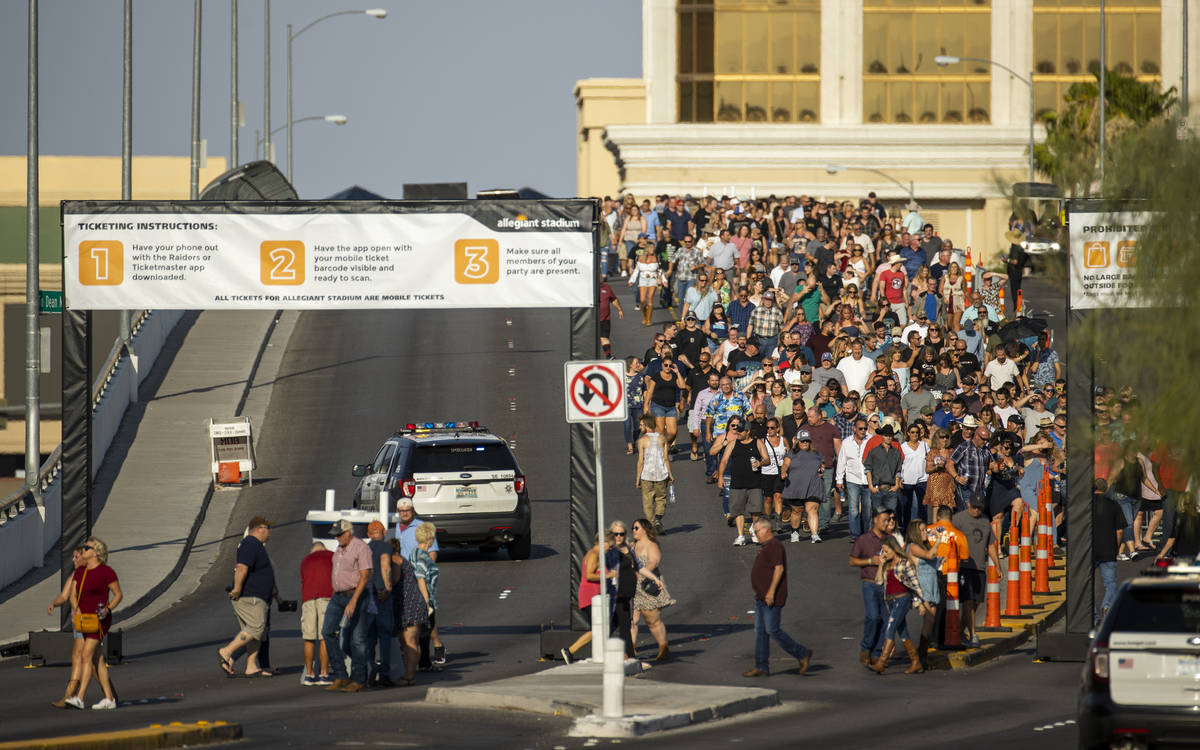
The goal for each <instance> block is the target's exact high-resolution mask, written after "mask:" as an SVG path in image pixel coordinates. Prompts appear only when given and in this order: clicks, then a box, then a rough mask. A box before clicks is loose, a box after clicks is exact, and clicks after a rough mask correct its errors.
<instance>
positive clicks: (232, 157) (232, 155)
mask: <svg viewBox="0 0 1200 750" xmlns="http://www.w3.org/2000/svg"><path fill="white" fill-rule="evenodd" d="M237 5H238V0H230V1H229V11H230V13H229V18H230V21H229V23H230V28H229V168H230V169H233V168H234V167H236V166H237V165H238V164H239V163H240V162H239V160H238V124H239V123H238V59H237V57H238V40H237V27H238V7H237Z"/></svg>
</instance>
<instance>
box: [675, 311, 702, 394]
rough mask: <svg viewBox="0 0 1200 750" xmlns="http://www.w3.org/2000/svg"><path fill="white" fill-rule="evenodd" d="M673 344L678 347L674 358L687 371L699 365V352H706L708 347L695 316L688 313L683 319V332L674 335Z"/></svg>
mask: <svg viewBox="0 0 1200 750" xmlns="http://www.w3.org/2000/svg"><path fill="white" fill-rule="evenodd" d="M675 343H676V345H677V346H678V349H677V350H676V352H675V355H676V356H675V358H676V359H678V360H679V361H680V363H682V364H683V365H684V366H685V367H686V368H687V370H688V371H690V370H692V369H694V368H695V367H696V366H697V365H699V364H700V353H701V351H708V347H707V346H706V344H707V343H708V337H707V336H705V335H704V331H702V330H700V328H699V327H698V326H697V320H696V316H695V315H693V314H692V313H688V314H687V317H685V318H684V319H683V330H682V331H680V332H679V333H677V334H675ZM702 382H703V381H702Z"/></svg>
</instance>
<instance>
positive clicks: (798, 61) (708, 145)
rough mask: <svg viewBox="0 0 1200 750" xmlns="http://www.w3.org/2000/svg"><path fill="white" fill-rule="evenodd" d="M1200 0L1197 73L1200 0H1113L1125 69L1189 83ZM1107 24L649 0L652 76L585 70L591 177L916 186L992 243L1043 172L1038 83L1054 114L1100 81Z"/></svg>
mask: <svg viewBox="0 0 1200 750" xmlns="http://www.w3.org/2000/svg"><path fill="white" fill-rule="evenodd" d="M1184 2H1187V3H1188V12H1189V15H1190V17H1191V18H1192V19H1193V20H1192V23H1191V25H1190V28H1189V29H1188V50H1189V55H1188V60H1189V78H1190V80H1191V81H1193V82H1195V83H1193V84H1192V90H1195V88H1197V87H1198V86H1200V0H1161V2H1159V1H1157V0H1108V1H1107V3H1106V13H1105V19H1104V22H1105V26H1106V36H1107V39H1108V45H1107V50H1106V53H1107V54H1106V58H1107V61H1108V67H1109V69H1110V70H1119V71H1121V72H1124V73H1127V74H1133V75H1136V76H1137V77H1138V78H1139V79H1141V80H1145V81H1156V82H1160V83H1161V84H1162V85H1163V87H1164V88H1167V87H1170V86H1175V87H1177V89H1178V88H1180V86H1181V82H1182V73H1183V71H1182V67H1181V66H1182V59H1183V55H1182V51H1183V23H1182V21H1183V12H1184V7H1183V4H1184ZM1100 23H1101V19H1100V13H1099V0H643V2H642V72H643V76H642V78H641V79H586V80H583V81H579V82H578V83H577V84H576V87H575V98H576V103H577V105H578V132H577V141H578V158H577V163H578V182H577V184H578V193H579V195H592V196H603V195H615V194H617V193H624V192H631V193H633V194H635V195H637V196H639V197H644V196H651V195H657V194H661V193H668V194H671V195H684V194H689V193H690V194H691V195H693V196H700V195H702V194H710V195H714V194H715V195H720V194H736V195H738V196H739V197H742V198H746V197H750V196H759V197H762V196H767V195H771V194H774V195H777V196H783V195H789V194H791V195H799V194H808V195H813V196H815V197H822V196H824V197H826V198H829V199H834V198H847V199H856V198H859V197H862V196H865V195H866V193H867V192H868V191H871V190H874V191H875V192H876V193H877V194H878V195H879V197H880V199H881V200H883V201H884V202H885V204H887V205H889V207H894V208H895V209H901V208H903V204H904V203H905V202H906V200H907V198H908V193H909V186H910V185H911V188H912V192H913V194H914V195H915V197H916V199H917V201H918V202H919V203H920V205H921V215H922V216H923V217H924V218H925V219H926V220H928V221H931V222H933V223H934V224H935V225H936V226H937V228H938V232H939V234H941V235H942V236H944V237H950V238H952V239H954V240H955V243H956V245H957V246H959V247H963V246H966V245H970V246H972V247H974V248H975V249H976V251H977V252H979V251H982V252H983V253H984V254H985V257H992V256H993V255H994V254H995V253H996V252H998V251H1000V250H1001V249H1002V247H1005V248H1006V247H1007V243H1005V242H1003V240H1002V234H1003V231H1004V228H1005V222H1006V220H1007V218H1008V215H1009V212H1010V211H1011V201H1010V199H1009V198H1008V197H1007V195H1006V192H1005V187H1004V186H1006V185H1010V184H1011V183H1013V182H1018V181H1026V180H1028V179H1029V157H1028V150H1027V149H1028V146H1029V141H1030V120H1031V116H1030V115H1031V102H1030V98H1031V96H1030V90H1031V86H1030V84H1029V83H1028V81H1029V80H1030V79H1032V93H1033V97H1032V98H1033V104H1032V108H1033V111H1034V112H1037V113H1041V112H1043V111H1046V110H1054V109H1056V108H1057V102H1059V101H1061V98H1062V94H1063V92H1064V91H1065V90H1066V88H1067V87H1068V86H1070V85H1071V84H1072V83H1074V82H1077V81H1086V80H1094V78H1093V77H1092V75H1091V74H1090V73H1089V70H1098V64H1099V57H1100V51H1099V38H1100ZM939 55H948V56H955V57H960V58H978V60H977V61H970V60H963V61H961V62H958V63H954V64H946V65H939V64H938V63H937V62H935V60H934V58H935V57H937V56H939ZM1190 98H1191V99H1193V100H1195V98H1196V97H1194V96H1192V97H1190ZM1042 137H1043V131H1042V129H1041V126H1040V125H1039V126H1037V127H1036V128H1035V131H1034V138H1036V139H1040V138H1042ZM833 166H836V167H841V169H840V170H838V171H836V173H833V174H831V173H830V171H829V170H827V167H833ZM879 172H882V173H883V174H879Z"/></svg>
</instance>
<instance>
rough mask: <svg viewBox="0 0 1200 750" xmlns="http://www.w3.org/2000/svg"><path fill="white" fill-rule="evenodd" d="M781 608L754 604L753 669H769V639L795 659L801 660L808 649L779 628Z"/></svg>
mask: <svg viewBox="0 0 1200 750" xmlns="http://www.w3.org/2000/svg"><path fill="white" fill-rule="evenodd" d="M782 615H783V607H769V606H767V604H766V603H765V602H760V601H756V602H754V668H755V669H758V670H761V671H763V672H770V671H771V669H770V667H771V639H772V638H774V639H775V642H776V643H778V644H779V645H780V646H782V647H783V650H784V651H787V652H788V653H789V654H791V655H792V656H794V657H795V658H797V659H803V658H804V657H805V656H806V655H807V654H808V649H807V648H805V647H804V646H801V645H800V644H799V643H796V642H795V641H794V640H792V637H791V636H790V635H788V634H787V633H785V632H783V628H781V627H780V626H779V620H780V617H781V616H782Z"/></svg>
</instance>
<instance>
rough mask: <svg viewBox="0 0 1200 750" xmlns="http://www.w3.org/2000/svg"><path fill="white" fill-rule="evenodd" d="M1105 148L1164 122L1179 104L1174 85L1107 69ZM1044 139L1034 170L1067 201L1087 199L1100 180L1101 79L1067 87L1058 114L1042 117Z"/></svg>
mask: <svg viewBox="0 0 1200 750" xmlns="http://www.w3.org/2000/svg"><path fill="white" fill-rule="evenodd" d="M1104 88H1105V100H1104V101H1105V104H1104V106H1105V118H1104V119H1105V123H1104V132H1105V136H1106V137H1105V147H1106V149H1107V150H1109V151H1111V150H1112V149H1113V147H1114V146H1117V145H1119V144H1120V143H1121V141H1122V139H1123V138H1124V137H1125V136H1126V135H1128V134H1130V133H1135V132H1138V131H1139V130H1141V129H1143V128H1145V127H1147V126H1150V125H1153V124H1156V123H1162V122H1165V120H1166V119H1167V118H1168V117H1169V116H1170V114H1171V112H1172V111H1173V109H1174V108H1175V105H1176V104H1177V102H1178V99H1177V97H1176V96H1175V89H1174V87H1172V88H1170V89H1167V90H1166V91H1162V90H1161V89H1160V88H1159V86H1158V85H1157V84H1154V83H1143V82H1141V81H1139V80H1137V78H1135V77H1134V76H1127V75H1122V74H1121V73H1117V72H1115V71H1109V72H1108V73H1106V75H1105V82H1104ZM1042 122H1043V124H1044V125H1045V127H1046V139H1045V141H1044V142H1042V143H1040V144H1038V145H1037V146H1035V147H1034V152H1033V153H1034V161H1035V163H1036V164H1037V168H1038V169H1039V170H1040V171H1041V172H1043V173H1044V174H1046V175H1048V176H1049V177H1050V180H1051V181H1052V182H1054V183H1055V184H1056V185H1058V186H1059V187H1061V188H1062V189H1063V192H1064V193H1065V194H1066V195H1067V196H1069V197H1071V198H1078V197H1083V196H1085V195H1087V194H1088V193H1089V192H1090V191H1091V188H1092V187H1093V186H1094V185H1095V183H1096V180H1097V178H1098V177H1099V148H1100V146H1099V144H1100V139H1099V134H1100V79H1099V75H1097V77H1096V81H1095V82H1092V81H1088V82H1086V83H1075V84H1072V85H1071V86H1070V88H1068V89H1067V93H1066V95H1065V97H1064V99H1063V105H1062V107H1061V109H1060V110H1059V111H1058V112H1051V113H1048V114H1046V115H1044V116H1043V117H1042Z"/></svg>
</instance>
